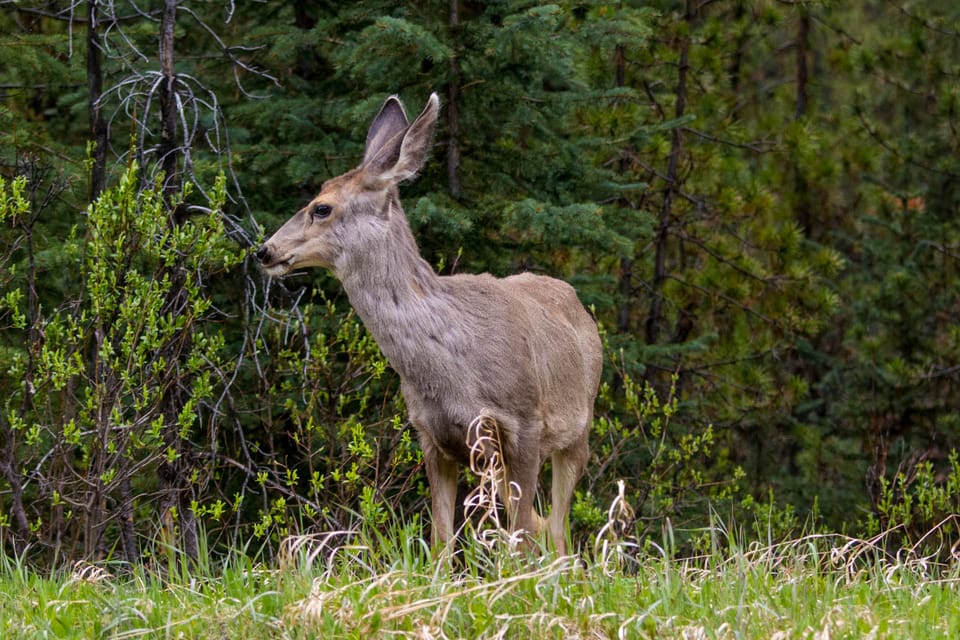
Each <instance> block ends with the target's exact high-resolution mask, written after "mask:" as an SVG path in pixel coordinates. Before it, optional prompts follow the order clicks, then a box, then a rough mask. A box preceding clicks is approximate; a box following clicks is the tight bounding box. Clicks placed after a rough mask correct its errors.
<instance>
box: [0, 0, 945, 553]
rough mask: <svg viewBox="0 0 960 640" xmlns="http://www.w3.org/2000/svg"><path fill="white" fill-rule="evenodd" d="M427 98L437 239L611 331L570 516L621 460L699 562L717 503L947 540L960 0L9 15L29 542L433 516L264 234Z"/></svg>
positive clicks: (64, 9)
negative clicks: (381, 115)
mask: <svg viewBox="0 0 960 640" xmlns="http://www.w3.org/2000/svg"><path fill="white" fill-rule="evenodd" d="M431 91H437V92H438V93H439V94H440V95H441V97H442V102H443V111H442V114H441V122H440V127H439V131H438V136H437V141H436V145H435V148H434V152H433V155H432V159H431V160H430V162H429V164H428V166H427V167H426V169H425V170H424V172H423V174H422V175H421V176H420V177H419V178H418V179H417V180H416V181H415V182H413V183H411V184H409V185H407V186H406V187H404V188H403V189H402V197H403V199H404V203H405V207H406V211H407V215H408V216H409V218H410V222H411V224H412V226H413V227H414V231H415V234H416V235H417V238H418V241H419V242H420V246H421V249H422V251H423V253H424V256H425V257H426V258H427V259H428V260H429V261H430V262H431V263H432V264H434V265H435V266H436V268H437V269H438V271H439V272H441V273H445V274H449V273H454V272H480V271H489V272H491V273H494V274H497V275H506V274H510V273H516V272H519V271H524V270H530V271H536V272H540V273H545V274H549V275H553V276H556V277H559V278H563V279H566V280H568V281H569V282H571V283H572V284H573V285H574V286H575V287H576V288H577V290H578V291H579V294H580V296H581V299H582V300H583V301H584V302H585V303H586V304H587V305H590V306H591V307H592V308H593V310H594V312H595V314H596V316H597V318H598V320H599V322H600V323H601V325H602V329H603V335H604V339H605V341H606V346H607V351H606V353H607V362H606V366H605V375H604V383H603V389H602V393H601V398H600V399H599V400H598V404H597V421H596V423H595V426H594V431H593V434H592V438H591V439H592V448H593V457H592V459H591V462H590V465H589V469H588V472H587V475H586V476H585V478H584V479H583V480H582V481H581V483H580V485H579V491H578V494H577V499H576V504H575V506H574V510H573V527H574V536H575V538H576V540H577V541H578V542H579V543H581V544H582V543H585V542H586V541H588V540H590V538H591V536H595V535H596V534H597V531H598V529H599V527H600V525H602V524H603V523H604V522H606V520H607V508H608V506H609V505H610V504H611V501H612V500H613V499H614V497H615V496H616V495H617V492H618V486H617V481H618V480H623V481H624V485H623V486H624V491H625V494H624V495H625V497H626V499H627V500H628V501H629V504H630V506H631V507H632V510H633V511H632V517H633V519H632V521H631V522H629V523H627V525H628V528H630V529H632V530H633V533H635V534H637V535H639V536H641V537H643V536H647V535H651V534H654V535H656V536H659V535H660V531H661V527H663V526H664V523H665V522H668V521H669V522H670V523H671V526H672V527H673V528H675V529H676V530H677V532H678V536H680V538H679V539H680V541H681V543H682V544H683V545H684V548H687V549H695V548H696V547H697V545H700V544H704V541H703V540H702V539H700V536H701V533H699V532H702V531H703V527H704V526H705V524H706V523H708V522H709V521H711V519H719V520H720V521H722V522H724V523H725V526H731V527H732V526H737V527H742V528H743V529H744V531H746V532H748V535H749V532H750V531H754V532H755V534H756V535H758V536H762V537H764V539H769V538H770V537H774V538H779V537H782V536H789V535H795V534H796V533H798V532H799V531H801V530H830V531H843V532H845V533H849V534H852V535H861V536H871V535H875V534H879V533H881V532H888V533H887V535H886V537H885V538H884V540H885V541H886V543H887V544H888V545H890V546H891V547H896V546H897V545H913V544H916V543H917V542H918V541H921V540H923V541H924V542H925V543H930V542H933V543H935V544H934V547H935V548H937V549H943V548H946V549H947V550H949V544H947V545H946V547H943V546H941V542H942V541H944V540H946V541H947V542H948V543H949V542H952V541H955V540H956V539H957V524H956V521H954V520H952V519H951V516H952V515H953V514H955V513H956V512H957V511H958V509H960V504H958V502H960V464H958V461H957V457H956V453H955V451H956V449H957V447H958V446H960V411H958V409H960V394H958V391H960V389H958V387H960V215H958V213H960V4H957V3H952V2H932V1H931V2H923V1H916V2H908V1H906V0H857V1H850V2H834V1H832V0H807V1H804V0H686V1H683V0H651V1H650V2H599V1H598V2H589V1H584V2H559V3H555V4H547V3H539V2H529V1H514V0H502V1H494V2H486V3H481V2H471V1H467V0H445V1H444V2H438V1H424V2H382V1H378V0H363V1H358V2H346V3H335V2H243V3H240V2H237V3H235V2H211V1H207V2H197V1H193V0H179V1H178V0H164V1H160V0H143V1H142V2H126V1H119V0H118V1H116V2H98V1H87V2H80V1H76V2H53V1H49V2H28V1H22V2H0V177H2V182H0V372H2V374H0V375H2V377H0V542H2V546H3V549H4V552H6V553H20V554H22V553H27V554H28V555H30V556H31V557H34V558H37V559H38V560H44V561H49V560H53V561H64V560H71V559H75V558H116V559H125V560H131V561H140V560H142V559H144V558H148V557H150V556H151V555H153V554H156V553H158V550H162V549H165V548H167V549H168V548H171V547H172V548H176V549H178V550H182V551H183V552H184V553H186V554H188V555H192V556H195V555H196V554H197V553H198V550H202V549H205V548H209V549H224V548H235V549H255V548H265V549H267V550H270V549H272V548H274V546H275V545H276V543H277V542H278V541H279V540H280V539H282V538H283V537H284V536H286V535H288V534H295V533H304V532H310V531H317V530H321V531H326V530H339V529H345V528H351V527H358V526H360V527H372V528H376V527H382V526H386V525H387V523H389V522H391V521H392V520H393V519H397V518H399V519H400V520H401V521H403V522H406V523H408V525H409V526H410V527H412V530H413V531H415V532H420V528H419V527H420V522H422V521H423V520H425V519H426V505H427V504H428V502H427V500H426V495H427V493H426V492H427V489H426V486H425V485H426V480H425V475H424V473H423V471H422V469H421V466H420V457H419V450H418V448H417V445H416V443H415V442H414V440H413V439H412V437H411V432H410V429H409V428H408V426H407V425H406V424H405V412H404V409H403V406H402V400H401V399H400V397H399V394H398V380H397V377H396V375H395V374H394V373H393V372H392V371H391V370H390V369H389V367H388V366H387V365H386V363H385V361H384V360H383V358H382V356H381V355H380V354H379V352H378V351H377V348H376V345H375V344H374V343H373V342H372V341H371V339H370V337H369V336H368V335H367V334H366V333H365V331H364V329H363V328H362V326H361V325H360V324H359V323H358V321H357V320H356V318H355V317H354V316H353V315H352V314H351V312H350V309H349V306H348V305H347V303H346V299H345V297H344V296H343V294H342V293H341V291H340V289H339V286H338V285H337V283H336V282H335V281H334V280H333V279H332V278H331V277H330V276H329V275H328V274H326V273H323V272H321V271H320V270H314V271H311V272H309V273H304V274H302V275H297V276H295V277H291V278H287V279H284V280H280V281H269V280H267V279H266V278H265V277H264V276H263V275H262V274H261V273H260V272H259V270H258V269H257V268H256V266H255V261H254V260H253V259H252V257H251V251H252V250H255V248H256V247H257V246H258V244H259V243H260V242H261V241H262V240H263V238H264V237H265V235H267V234H269V233H270V232H272V231H273V230H274V229H275V228H277V226H278V225H279V224H281V223H282V222H283V221H284V220H285V219H286V218H287V217H289V216H290V215H291V214H292V213H293V212H295V211H296V210H297V209H298V208H300V207H301V206H303V205H304V204H305V203H306V202H307V201H308V199H309V198H310V197H311V196H312V195H313V194H315V193H316V192H317V191H318V190H319V187H320V185H321V183H322V182H323V181H324V180H325V179H327V178H329V177H331V176H334V175H337V174H339V173H341V172H343V171H345V170H347V169H349V168H351V167H353V166H355V164H357V163H358V162H359V160H360V158H361V157H362V145H363V141H364V136H365V132H366V127H367V125H368V123H369V122H370V120H371V118H372V117H373V115H374V114H375V113H376V111H377V109H378V108H379V106H380V104H381V103H382V101H383V100H384V98H385V97H386V96H388V95H390V94H394V93H396V94H399V95H400V96H401V98H402V99H403V100H404V101H405V103H406V104H407V106H408V110H409V111H410V112H413V113H416V112H419V110H420V109H421V108H422V105H423V104H424V101H425V100H426V97H427V96H428V95H429V93H430V92H431ZM668 519H669V520H668ZM931 529H933V530H935V531H936V533H937V535H936V536H927V537H924V535H925V534H926V533H928V532H929V531H931Z"/></svg>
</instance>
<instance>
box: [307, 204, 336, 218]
mask: <svg viewBox="0 0 960 640" xmlns="http://www.w3.org/2000/svg"><path fill="white" fill-rule="evenodd" d="M332 211H333V207H331V206H330V205H328V204H315V205H313V207H311V208H310V215H311V216H313V218H314V220H323V219H324V218H329V217H330V213H331V212H332Z"/></svg>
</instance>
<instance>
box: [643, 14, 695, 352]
mask: <svg viewBox="0 0 960 640" xmlns="http://www.w3.org/2000/svg"><path fill="white" fill-rule="evenodd" d="M692 2H693V0H690V1H689V2H688V3H687V13H686V16H685V20H686V21H687V23H690V22H692V20H693V13H692V7H691V3H692ZM689 69H690V37H689V36H688V35H684V36H683V37H682V38H681V40H680V59H679V63H678V65H677V89H676V94H677V100H676V109H675V112H674V116H675V117H677V118H681V117H683V115H684V112H685V111H686V106H687V72H688V71H689ZM682 151H683V136H682V133H681V130H680V128H679V127H676V128H674V129H673V132H672V134H671V141H670V154H669V156H668V158H667V174H666V185H665V186H664V190H663V204H662V205H661V207H660V220H659V225H658V227H657V236H656V239H655V240H654V246H655V249H654V251H655V253H654V260H653V281H652V282H651V284H650V290H651V292H652V300H651V302H650V313H649V315H648V316H647V322H646V339H647V344H656V343H657V342H659V340H660V331H661V328H662V324H663V287H664V283H665V282H666V280H667V250H668V246H667V245H668V241H669V231H670V221H671V218H672V216H673V200H674V198H675V196H676V193H677V189H678V188H679V171H678V168H679V164H680V155H681V153H682Z"/></svg>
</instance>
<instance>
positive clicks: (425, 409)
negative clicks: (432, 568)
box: [257, 94, 602, 554]
mask: <svg viewBox="0 0 960 640" xmlns="http://www.w3.org/2000/svg"><path fill="white" fill-rule="evenodd" d="M439 108H440V106H439V99H438V98H437V96H436V94H433V95H431V96H430V99H429V100H428V102H427V106H426V108H425V109H424V111H423V113H421V114H420V116H419V117H418V118H417V119H416V120H415V121H414V122H413V124H408V121H407V117H406V114H405V113H404V111H403V106H402V105H401V103H400V101H399V100H398V99H397V98H396V97H391V98H389V99H388V100H387V101H386V102H385V103H384V105H383V108H382V109H381V110H380V113H379V114H378V115H377V117H376V118H375V119H374V121H373V124H371V126H370V131H369V133H368V134H367V147H366V152H365V154H364V160H363V163H362V164H361V165H360V167H358V168H357V169H354V170H353V171H351V172H349V173H346V174H344V175H342V176H339V177H337V178H333V179H332V180H328V181H327V182H326V183H325V184H324V185H323V188H322V190H321V192H320V194H319V195H318V196H317V197H316V198H314V200H313V201H312V202H311V203H310V204H309V205H308V206H307V207H306V208H304V209H302V210H301V211H299V212H298V213H296V214H295V215H294V216H293V217H292V218H291V219H290V220H289V221H287V223H286V224H285V225H283V227H281V228H280V229H279V230H278V231H277V232H276V233H275V234H274V235H273V237H271V238H270V239H269V240H267V242H266V243H265V244H264V245H263V247H262V248H261V249H260V251H258V253H257V255H258V257H259V258H260V261H261V263H262V264H263V266H264V269H265V270H266V271H267V273H269V274H271V275H282V274H285V273H287V272H289V271H290V270H291V269H294V268H299V267H308V266H322V267H326V268H328V269H331V270H333V272H334V273H335V274H336V276H337V277H338V278H339V279H340V281H341V282H342V283H343V287H344V290H345V291H346V293H347V296H348V297H349V298H350V302H351V304H352V305H353V307H354V309H355V310H356V312H357V314H358V315H359V316H360V318H361V319H362V320H363V322H364V324H365V325H366V327H367V329H368V330H369V331H370V333H371V334H372V335H373V337H374V338H375V339H376V341H377V343H378V344H379V346H380V349H381V350H382V351H383V353H384V355H385V356H386V357H387V359H388V360H389V361H390V364H391V366H392V367H393V368H394V369H395V370H396V371H397V372H398V373H399V374H400V379H401V389H402V392H403V396H404V399H405V400H406V403H407V407H408V410H409V412H410V420H411V422H412V423H413V425H414V427H415V428H416V431H417V435H418V437H419V439H420V444H421V447H422V449H423V453H424V462H425V466H426V471H427V478H428V480H429V482H430V488H431V493H432V510H433V522H432V528H433V539H434V543H435V544H438V545H439V544H443V545H448V544H450V543H451V542H452V540H453V537H454V531H453V513H454V502H455V500H456V478H457V468H458V465H463V464H467V463H468V460H469V451H470V447H471V445H472V444H473V443H471V442H470V439H471V436H470V429H469V426H470V424H471V422H473V421H474V420H475V419H476V418H478V417H479V416H481V415H484V416H487V417H488V418H491V419H492V420H493V421H494V422H495V424H496V426H497V429H498V436H499V441H500V447H501V451H500V454H501V458H502V460H503V463H504V466H505V468H506V475H507V480H508V481H509V482H512V483H515V484H516V486H517V487H519V489H520V491H519V493H520V495H519V498H518V499H517V500H515V501H510V502H511V506H510V508H509V517H510V523H511V526H512V528H514V529H522V530H524V531H527V532H529V533H533V534H538V533H540V532H541V530H542V525H543V521H542V520H541V518H540V517H539V516H538V515H537V513H536V510H535V509H534V506H533V499H534V494H535V491H536V486H537V480H538V477H539V472H540V467H541V465H542V464H543V462H544V461H545V460H546V459H547V458H548V457H549V458H550V459H551V462H552V465H553V495H552V503H553V504H552V513H551V515H550V518H549V520H548V527H549V533H550V537H551V539H552V540H553V543H554V544H555V546H556V549H557V551H558V552H559V553H561V554H563V553H566V533H567V514H568V512H569V510H570V502H571V498H572V495H573V489H574V485H575V484H576V482H577V480H578V479H579V478H580V476H581V475H582V473H583V469H584V467H585V465H586V462H587V458H588V456H589V450H588V445H587V433H588V431H589V429H590V424H591V421H592V418H593V402H594V398H595V397H596V393H597V387H598V385H599V381H600V369H601V361H602V357H601V345H600V338H599V336H598V334H597V327H596V324H595V323H594V321H593V319H592V318H591V317H590V315H589V314H588V313H587V311H586V310H585V309H584V308H583V305H582V304H581V303H580V301H579V300H578V299H577V296H576V293H575V291H574V290H573V288H572V287H571V286H570V285H568V284H567V283H565V282H562V281H560V280H555V279H553V278H548V277H545V276H538V275H533V274H529V273H524V274H520V275H515V276H511V277H508V278H502V279H500V278H494V277H493V276H490V275H488V274H482V275H454V276H438V275H437V274H436V273H435V272H434V271H433V269H432V268H431V267H430V266H429V265H428V264H427V262H426V261H425V260H423V258H422V257H421V256H420V253H419V250H418V248H417V244H416V241H415V240H414V238H413V234H412V233H411V232H410V226H409V224H408V222H407V219H406V216H405V215H404V213H403V209H402V207H401V205H400V199H399V195H398V191H397V183H399V182H400V181H402V180H405V179H408V178H411V177H413V176H414V175H415V174H416V172H417V171H419V170H420V168H421V167H422V166H423V164H424V162H425V161H426V156H427V152H428V151H429V147H430V143H431V140H432V136H433V129H434V125H435V123H436V120H437V114H438V112H439ZM317 204H326V205H329V206H330V207H332V211H331V212H330V214H329V216H327V217H316V216H314V215H313V213H312V212H313V211H314V206H315V205H317Z"/></svg>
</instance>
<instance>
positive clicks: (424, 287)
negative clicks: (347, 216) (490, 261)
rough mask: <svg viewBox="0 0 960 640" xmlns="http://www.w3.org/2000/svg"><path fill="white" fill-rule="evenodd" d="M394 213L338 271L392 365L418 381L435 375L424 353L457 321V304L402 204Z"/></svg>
mask: <svg viewBox="0 0 960 640" xmlns="http://www.w3.org/2000/svg"><path fill="white" fill-rule="evenodd" d="M391 214H392V215H391V216H390V217H389V223H388V224H387V225H386V226H385V228H384V229H382V233H379V234H376V236H375V237H369V236H368V237H367V238H365V242H364V245H363V248H362V250H361V251H357V252H356V253H355V254H354V255H352V256H351V257H350V261H349V262H348V263H347V264H346V265H344V268H343V269H339V270H338V274H337V275H338V276H339V278H340V281H341V283H342V284H343V288H344V290H345V291H346V293H347V297H349V299H350V304H351V305H352V306H353V308H354V310H355V311H356V312H357V315H358V316H359V317H360V319H361V320H362V321H363V323H364V325H365V326H366V327H367V330H368V331H370V333H371V335H373V337H374V339H375V340H376V341H377V344H378V345H379V346H380V350H381V351H382V352H383V354H384V355H385V356H386V357H387V360H389V361H390V364H391V366H392V367H393V368H394V369H396V370H397V372H398V373H399V374H400V375H401V377H403V378H405V379H408V380H410V381H411V382H413V383H414V384H416V381H417V379H420V378H423V379H427V378H429V377H430V373H431V372H430V371H427V370H425V369H424V367H429V366H430V363H429V362H428V360H429V359H428V358H425V357H424V354H425V353H426V352H427V351H429V350H432V349H431V343H434V344H435V343H437V342H438V341H439V340H440V339H442V337H443V336H444V335H445V334H447V333H448V331H447V327H450V326H453V325H455V324H456V322H455V319H454V318H453V317H452V316H454V315H455V314H456V308H455V307H453V306H452V305H450V304H449V301H447V300H446V298H447V296H445V295H443V279H442V278H441V277H440V276H438V275H437V274H436V273H435V272H434V271H433V269H432V268H431V267H430V265H429V264H428V263H427V261H426V260H424V259H423V257H422V256H421V255H420V251H419V249H418V247H417V243H416V241H415V240H414V238H413V234H412V233H411V231H410V226H409V224H408V223H407V221H406V218H405V217H404V215H403V211H402V209H400V207H399V204H395V205H394V210H393V211H392V212H391Z"/></svg>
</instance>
